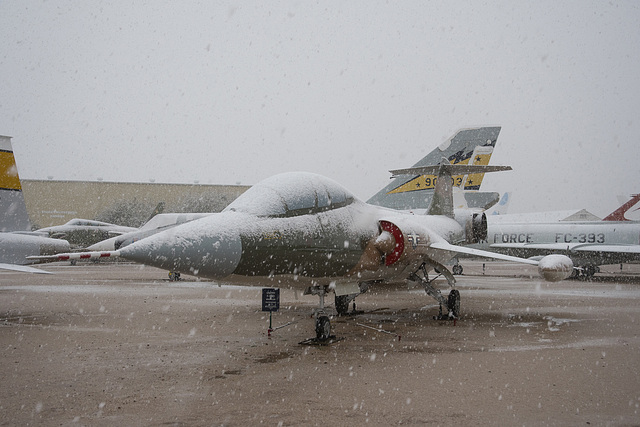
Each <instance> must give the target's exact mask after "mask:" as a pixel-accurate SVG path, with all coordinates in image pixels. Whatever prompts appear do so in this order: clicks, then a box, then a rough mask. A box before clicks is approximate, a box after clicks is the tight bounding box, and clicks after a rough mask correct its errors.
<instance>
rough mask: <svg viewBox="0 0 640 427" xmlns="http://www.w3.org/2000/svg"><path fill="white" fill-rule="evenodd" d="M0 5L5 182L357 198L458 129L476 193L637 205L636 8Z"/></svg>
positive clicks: (599, 205) (522, 200)
mask: <svg viewBox="0 0 640 427" xmlns="http://www.w3.org/2000/svg"><path fill="white" fill-rule="evenodd" d="M165 3H168V2H158V1H130V0H127V1H109V2H99V1H87V2H78V1H54V0H48V1H25V0H18V1H8V0H3V1H0V40H1V42H0V81H1V82H2V84H1V86H0V88H1V89H0V134H4V135H9V136H12V137H13V146H14V150H15V155H16V158H17V161H18V166H19V170H20V175H21V177H22V178H29V179H46V178H47V177H53V179H56V180H62V179H70V180H96V179H103V180H105V181H141V182H149V180H155V182H173V183H193V182H194V181H198V182H200V183H213V184H227V183H230V184H235V183H242V184H254V183H256V182H257V181H259V180H261V179H263V178H266V177H268V176H270V175H273V174H276V173H280V172H285V171H292V170H306V171H311V172H317V173H321V174H323V175H326V176H329V177H331V178H333V179H335V180H337V181H338V182H340V183H342V184H343V185H345V186H346V187H347V188H349V189H350V190H352V191H353V192H354V193H355V194H356V195H357V196H358V197H360V198H362V199H364V200H366V199H368V198H369V197H370V196H371V195H373V194H374V193H375V192H376V191H377V190H379V189H380V188H382V187H383V186H384V185H386V184H387V183H388V177H389V174H388V172H387V171H388V170H389V169H396V168H402V167H408V166H411V165H412V164H413V163H415V162H416V161H417V160H418V159H420V158H421V157H423V156H424V155H426V154H427V153H428V152H429V151H431V150H432V149H434V148H435V147H436V146H438V145H439V144H440V143H441V142H442V141H444V140H445V139H446V138H448V137H449V136H451V135H452V134H453V133H455V131H456V130H457V129H458V128H462V127H471V126H478V125H500V126H502V132H501V134H500V137H499V139H498V143H497V146H496V150H495V152H494V155H493V158H492V161H491V163H492V164H509V165H511V166H513V168H514V170H513V171H511V172H502V173H499V174H493V175H492V176H490V177H489V176H487V177H486V178H485V181H484V184H483V189H484V190H492V191H499V192H503V191H512V192H513V199H512V204H511V211H512V212H528V211H542V210H561V209H562V210H564V209H572V208H587V209H588V210H590V211H591V212H593V213H595V214H596V215H599V216H604V215H605V214H607V213H609V212H610V211H612V210H613V209H615V208H616V207H617V206H618V205H619V203H618V200H617V196H618V195H629V194H631V193H638V192H640V166H639V162H640V3H638V2H636V1H627V2H619V1H610V2H604V1H585V0H579V1H563V2H558V1H535V2H531V1H504V2H498V1H487V2H480V1H471V2H463V1H441V2H440V1H438V2H436V1H434V2H429V1H388V2H375V1H362V2H358V1H349V2H345V1H318V2H311V1H291V2H276V1H267V2H248V1H242V2H212V1H193V2H191V1H180V2H173V3H171V4H165Z"/></svg>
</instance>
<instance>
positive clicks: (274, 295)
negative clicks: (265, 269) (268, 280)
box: [262, 288, 280, 337]
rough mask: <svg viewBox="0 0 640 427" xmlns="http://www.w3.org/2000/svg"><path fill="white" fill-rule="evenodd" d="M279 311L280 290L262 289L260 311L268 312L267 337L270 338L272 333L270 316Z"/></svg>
mask: <svg viewBox="0 0 640 427" xmlns="http://www.w3.org/2000/svg"><path fill="white" fill-rule="evenodd" d="M279 309H280V289H276V288H262V311H268V312H269V329H267V336H268V337H271V332H272V331H273V327H272V323H271V314H272V313H273V312H274V311H278V310H279Z"/></svg>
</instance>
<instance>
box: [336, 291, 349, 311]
mask: <svg viewBox="0 0 640 427" xmlns="http://www.w3.org/2000/svg"><path fill="white" fill-rule="evenodd" d="M336 311H337V312H338V314H347V313H348V312H349V295H336Z"/></svg>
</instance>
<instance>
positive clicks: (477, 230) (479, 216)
mask: <svg viewBox="0 0 640 427" xmlns="http://www.w3.org/2000/svg"><path fill="white" fill-rule="evenodd" d="M487 229H488V227H487V214H485V213H484V212H482V213H474V214H473V216H472V217H471V239H472V240H473V241H472V242H471V243H479V242H482V241H484V240H487Z"/></svg>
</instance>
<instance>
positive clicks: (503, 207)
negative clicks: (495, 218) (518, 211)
mask: <svg viewBox="0 0 640 427" xmlns="http://www.w3.org/2000/svg"><path fill="white" fill-rule="evenodd" d="M510 202H511V193H510V192H508V191H507V192H505V193H503V194H502V197H500V200H499V201H498V203H497V204H496V205H495V206H493V209H491V212H487V215H506V214H507V213H508V211H509V203H510Z"/></svg>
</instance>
